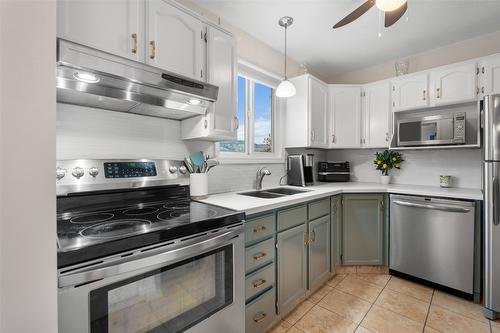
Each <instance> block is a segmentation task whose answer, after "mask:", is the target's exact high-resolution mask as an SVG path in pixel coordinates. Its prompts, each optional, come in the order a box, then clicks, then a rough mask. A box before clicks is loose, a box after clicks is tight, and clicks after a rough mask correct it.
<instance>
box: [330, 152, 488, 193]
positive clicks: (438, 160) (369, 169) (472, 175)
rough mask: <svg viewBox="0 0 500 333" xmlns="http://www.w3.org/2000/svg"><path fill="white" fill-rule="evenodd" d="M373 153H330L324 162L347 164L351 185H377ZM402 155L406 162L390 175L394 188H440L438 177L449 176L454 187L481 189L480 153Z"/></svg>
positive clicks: (411, 153) (377, 177) (377, 176)
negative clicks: (350, 175)
mask: <svg viewBox="0 0 500 333" xmlns="http://www.w3.org/2000/svg"><path fill="white" fill-rule="evenodd" d="M381 150H382V149H379V150H378V151H381ZM376 151H377V150H375V149H357V150H330V151H328V153H327V159H328V160H329V161H349V162H350V164H351V170H352V172H353V176H352V180H353V181H360V182H378V181H379V176H380V171H376V170H375V167H374V165H373V160H374V158H375V152H376ZM401 153H402V154H403V158H404V159H405V161H404V162H403V163H402V165H401V170H392V171H391V173H390V174H391V175H392V176H393V180H392V182H393V183H395V184H415V185H433V186H439V176H440V175H450V176H453V181H454V183H453V186H456V187H466V188H481V149H447V150H445V149H442V150H426V151H422V150H405V151H401Z"/></svg>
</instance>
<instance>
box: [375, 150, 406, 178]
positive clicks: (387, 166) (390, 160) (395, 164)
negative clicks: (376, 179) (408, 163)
mask: <svg viewBox="0 0 500 333" xmlns="http://www.w3.org/2000/svg"><path fill="white" fill-rule="evenodd" d="M403 161H404V160H403V156H402V155H401V154H400V153H398V152H396V151H390V150H388V149H386V150H384V151H383V152H381V153H379V152H376V153H375V160H374V161H373V163H374V164H375V167H376V169H377V170H380V171H381V172H382V175H381V176H380V182H381V183H382V184H385V185H387V184H389V183H390V182H391V176H390V175H389V170H391V169H393V168H395V169H400V168H401V162H403Z"/></svg>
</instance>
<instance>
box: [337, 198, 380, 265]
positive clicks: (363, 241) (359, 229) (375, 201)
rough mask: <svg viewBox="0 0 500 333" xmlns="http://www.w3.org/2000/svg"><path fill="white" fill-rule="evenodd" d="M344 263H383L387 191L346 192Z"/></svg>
mask: <svg viewBox="0 0 500 333" xmlns="http://www.w3.org/2000/svg"><path fill="white" fill-rule="evenodd" d="M342 229H343V230H342V231H343V238H342V247H343V251H342V264H343V265H383V262H384V254H383V249H384V244H383V243H384V195H383V194H346V195H344V196H343V225H342Z"/></svg>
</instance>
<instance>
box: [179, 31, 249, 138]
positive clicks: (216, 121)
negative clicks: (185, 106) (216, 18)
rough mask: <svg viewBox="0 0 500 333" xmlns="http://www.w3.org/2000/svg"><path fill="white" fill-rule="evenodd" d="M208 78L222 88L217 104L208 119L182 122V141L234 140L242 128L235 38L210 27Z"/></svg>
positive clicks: (206, 116) (207, 116) (209, 113)
mask: <svg viewBox="0 0 500 333" xmlns="http://www.w3.org/2000/svg"><path fill="white" fill-rule="evenodd" d="M207 51H208V54H207V63H208V70H207V78H208V82H209V83H212V84H214V85H216V86H218V87H219V94H218V97H217V102H215V103H214V105H213V106H212V107H211V108H210V109H209V110H208V112H207V114H206V115H205V116H199V117H194V118H190V119H186V120H183V121H182V138H183V139H205V140H213V141H218V140H234V139H236V133H237V132H236V131H237V129H238V126H239V120H238V118H237V115H236V112H237V110H236V102H237V101H236V98H237V92H236V89H237V76H238V74H237V70H238V69H237V63H236V61H237V54H236V39H235V38H234V37H233V36H232V35H230V34H228V33H226V32H224V31H222V30H219V29H216V28H214V27H211V26H208V27H207Z"/></svg>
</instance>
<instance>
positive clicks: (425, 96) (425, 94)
mask: <svg viewBox="0 0 500 333" xmlns="http://www.w3.org/2000/svg"><path fill="white" fill-rule="evenodd" d="M422 98H423V100H424V101H426V100H427V90H424V91H423V93H422Z"/></svg>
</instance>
